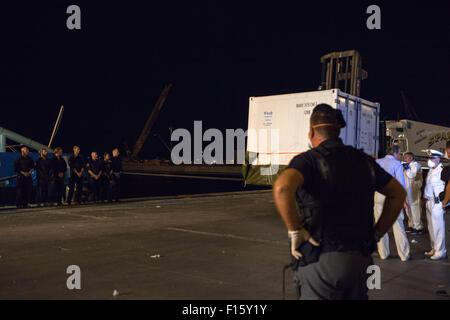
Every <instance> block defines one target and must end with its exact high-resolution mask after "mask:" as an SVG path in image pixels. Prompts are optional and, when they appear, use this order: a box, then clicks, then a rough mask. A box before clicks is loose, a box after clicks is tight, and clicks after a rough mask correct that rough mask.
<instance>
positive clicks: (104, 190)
mask: <svg viewBox="0 0 450 320" xmlns="http://www.w3.org/2000/svg"><path fill="white" fill-rule="evenodd" d="M100 180H101V182H100V200H102V201H105V200H108V201H111V179H110V177H109V176H106V175H102V176H101V178H100Z"/></svg>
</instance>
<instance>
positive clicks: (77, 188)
mask: <svg viewBox="0 0 450 320" xmlns="http://www.w3.org/2000/svg"><path fill="white" fill-rule="evenodd" d="M69 167H70V179H69V195H68V197H67V204H68V205H71V203H72V198H73V194H74V192H75V204H80V203H81V195H82V192H83V173H84V167H85V163H84V159H83V156H82V155H80V147H79V146H73V155H71V156H70V158H69Z"/></svg>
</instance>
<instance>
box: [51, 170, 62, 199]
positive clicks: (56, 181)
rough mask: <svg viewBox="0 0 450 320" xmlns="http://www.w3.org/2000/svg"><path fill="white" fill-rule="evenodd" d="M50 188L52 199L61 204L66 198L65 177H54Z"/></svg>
mask: <svg viewBox="0 0 450 320" xmlns="http://www.w3.org/2000/svg"><path fill="white" fill-rule="evenodd" d="M50 189H51V199H52V201H53V202H57V203H58V204H61V203H62V201H63V199H64V198H65V192H64V191H65V186H64V178H59V177H56V178H53V179H52V182H51V187H50Z"/></svg>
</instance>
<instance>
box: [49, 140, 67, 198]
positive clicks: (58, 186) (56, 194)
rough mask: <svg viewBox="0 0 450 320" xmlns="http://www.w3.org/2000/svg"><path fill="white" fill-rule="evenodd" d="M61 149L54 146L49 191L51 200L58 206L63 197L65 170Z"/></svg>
mask: <svg viewBox="0 0 450 320" xmlns="http://www.w3.org/2000/svg"><path fill="white" fill-rule="evenodd" d="M62 153H63V151H62V149H61V148H59V147H58V148H55V156H54V157H53V158H52V170H51V192H52V201H53V203H56V204H57V205H58V206H61V205H62V201H63V199H64V194H65V192H64V191H65V188H64V175H65V174H66V171H67V164H66V160H64V158H63V157H62Z"/></svg>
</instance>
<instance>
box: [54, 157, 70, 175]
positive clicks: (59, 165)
mask: <svg viewBox="0 0 450 320" xmlns="http://www.w3.org/2000/svg"><path fill="white" fill-rule="evenodd" d="M51 161H52V170H51V176H52V178H53V179H56V178H58V174H59V173H61V172H62V173H64V174H65V173H66V171H67V164H66V160H64V158H63V157H61V158H59V159H58V158H57V157H56V156H55V157H53V158H52V160H51Z"/></svg>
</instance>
